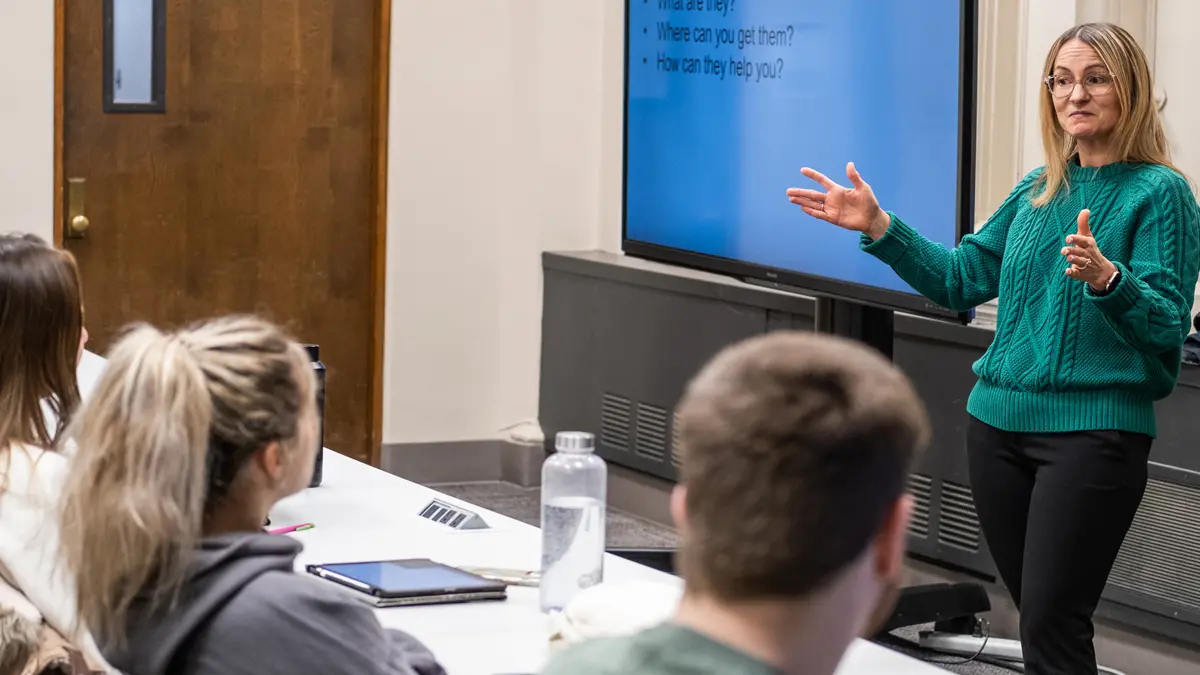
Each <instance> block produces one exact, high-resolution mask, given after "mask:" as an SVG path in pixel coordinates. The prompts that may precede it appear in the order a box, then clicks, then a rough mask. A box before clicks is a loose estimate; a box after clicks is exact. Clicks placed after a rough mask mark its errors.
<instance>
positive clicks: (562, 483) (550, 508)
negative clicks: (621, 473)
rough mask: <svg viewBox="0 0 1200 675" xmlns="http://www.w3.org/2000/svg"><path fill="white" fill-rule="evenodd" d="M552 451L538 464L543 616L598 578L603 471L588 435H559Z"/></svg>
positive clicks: (600, 576) (600, 573)
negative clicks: (539, 466)
mask: <svg viewBox="0 0 1200 675" xmlns="http://www.w3.org/2000/svg"><path fill="white" fill-rule="evenodd" d="M554 447H555V450H557V452H555V453H554V454H553V455H550V456H549V457H547V458H546V461H545V463H544V464H542V580H541V607H542V611H543V612H551V611H560V610H562V608H563V607H565V606H566V604H567V603H568V602H569V601H570V600H571V598H572V597H574V596H575V594H576V593H578V592H579V591H580V590H581V589H584V588H587V587H589V586H594V585H596V584H598V583H600V581H601V579H603V577H604V527H605V523H606V519H605V502H606V500H607V497H608V467H607V466H606V465H605V464H604V460H603V459H600V458H599V457H597V456H596V454H595V452H594V451H595V447H596V438H595V436H593V435H592V434H589V433H585V432H582V431H563V432H560V433H559V434H558V435H557V436H555V438H554Z"/></svg>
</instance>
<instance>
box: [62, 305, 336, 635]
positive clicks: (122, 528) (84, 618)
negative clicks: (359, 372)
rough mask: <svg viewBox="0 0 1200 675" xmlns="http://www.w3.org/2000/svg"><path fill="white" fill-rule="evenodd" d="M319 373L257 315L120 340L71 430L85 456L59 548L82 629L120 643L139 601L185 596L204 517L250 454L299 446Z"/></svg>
mask: <svg viewBox="0 0 1200 675" xmlns="http://www.w3.org/2000/svg"><path fill="white" fill-rule="evenodd" d="M311 378H312V371H311V369H310V368H309V366H308V359H307V357H306V356H305V354H304V351H303V350H302V349H301V348H300V346H299V345H297V344H296V343H295V342H292V341H291V340H289V339H288V338H287V337H285V336H284V335H283V334H282V333H281V332H280V331H279V329H277V328H276V327H274V326H272V325H271V324H269V323H267V322H265V321H261V320H259V319H255V318H249V317H231V318H225V319H218V320H215V321H211V322H208V323H204V324H200V325H197V326H195V327H192V328H189V329H186V330H182V331H179V332H176V333H171V334H163V333H160V332H159V331H157V330H155V329H154V328H151V327H148V326H142V327H138V328H135V329H133V330H132V331H131V332H129V333H128V334H127V335H126V336H125V337H124V338H123V339H122V340H121V341H120V342H119V343H118V344H117V345H116V347H115V348H114V349H113V350H112V353H111V356H110V359H109V363H108V367H107V369H106V371H105V373H104V375H103V376H102V377H101V379H100V381H99V382H98V384H97V386H96V389H95V391H94V393H93V394H92V397H91V398H90V400H89V401H88V402H87V403H86V404H85V405H84V406H83V407H82V408H81V410H80V411H79V413H78V414H77V415H76V418H75V420H74V421H73V422H72V424H71V427H70V428H69V429H68V431H67V433H68V435H69V436H70V437H71V438H73V439H74V440H75V441H76V442H77V443H78V446H79V450H78V455H77V457H76V458H75V459H74V465H73V467H72V471H71V474H70V476H69V478H68V480H67V484H66V486H65V488H64V495H63V514H62V545H63V554H64V559H65V562H66V564H67V565H68V567H69V569H70V571H71V573H72V574H73V575H74V576H75V578H76V579H77V584H78V586H77V591H76V592H77V596H78V597H77V600H78V605H79V619H80V622H81V623H82V624H83V625H86V626H87V627H88V628H90V629H91V630H93V631H94V632H95V633H96V634H97V635H98V636H101V637H102V638H104V639H106V640H110V641H113V642H116V643H118V644H120V643H121V642H123V640H124V639H125V631H126V629H127V625H128V624H127V622H128V620H129V618H130V616H129V615H130V609H131V607H132V606H133V604H134V602H135V600H136V601H137V602H138V603H142V602H143V601H144V602H147V603H148V607H147V608H146V611H149V612H153V611H155V610H159V609H162V608H164V607H166V606H169V605H171V604H172V603H174V602H175V600H176V599H177V597H178V593H179V590H180V587H181V585H182V583H183V581H184V579H185V576H186V573H187V565H188V563H189V562H190V560H191V554H192V551H193V550H194V547H195V546H196V544H197V541H198V539H199V538H200V536H201V534H202V528H203V524H204V518H205V516H206V514H207V513H209V512H210V511H211V509H212V507H213V506H214V505H215V504H218V503H219V502H220V501H221V500H222V499H223V498H224V497H226V496H227V494H228V492H229V489H230V486H231V484H232V483H233V482H234V479H235V478H236V477H237V476H238V474H239V472H240V470H241V468H242V467H243V466H244V465H245V463H246V462H247V460H249V458H250V457H252V456H253V455H254V453H256V452H257V451H259V450H261V449H262V448H263V447H265V446H266V445H267V444H269V443H271V442H273V441H279V442H281V443H282V444H284V446H285V447H287V448H288V449H289V450H290V449H292V448H293V447H294V445H295V441H296V439H297V437H298V436H299V432H300V425H301V421H302V417H303V414H304V411H305V406H306V405H308V406H310V407H311V404H312V401H313V400H315V399H314V397H315V386H313V383H312V379H311Z"/></svg>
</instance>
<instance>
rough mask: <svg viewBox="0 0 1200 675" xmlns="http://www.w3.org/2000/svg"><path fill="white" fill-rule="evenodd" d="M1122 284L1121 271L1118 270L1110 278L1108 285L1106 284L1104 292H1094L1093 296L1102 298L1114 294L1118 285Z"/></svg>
mask: <svg viewBox="0 0 1200 675" xmlns="http://www.w3.org/2000/svg"><path fill="white" fill-rule="evenodd" d="M1120 282H1121V270H1117V271H1116V272H1113V274H1112V276H1111V277H1109V278H1108V283H1106V284H1104V290H1102V291H1097V290H1093V291H1092V295H1097V296H1101V297H1103V296H1105V295H1108V294H1109V293H1112V292H1113V289H1114V288H1116V287H1117V284H1118V283H1120Z"/></svg>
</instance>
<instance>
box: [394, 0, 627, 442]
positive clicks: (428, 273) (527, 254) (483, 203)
mask: <svg viewBox="0 0 1200 675" xmlns="http://www.w3.org/2000/svg"><path fill="white" fill-rule="evenodd" d="M614 8H615V9H616V13H615V14H614V12H613V11H612V10H613V9H614ZM621 11H622V8H621V4H620V3H617V2H605V3H595V2H563V1H562V0H523V1H522V2H494V1H490V0H473V1H471V2H445V0H396V2H395V5H394V8H393V17H394V20H393V24H392V68H391V87H390V88H391V102H390V115H391V120H390V130H389V138H390V151H389V152H390V156H389V175H388V211H389V214H388V222H389V229H388V281H387V284H388V287H387V348H386V355H385V363H384V382H385V385H384V410H385V414H384V433H383V436H384V441H385V442H386V443H399V442H428V441H440V440H452V439H453V440H457V439H473V438H493V437H496V436H497V435H498V434H499V432H500V429H501V428H502V427H504V426H507V425H510V424H513V423H516V422H519V421H521V420H525V419H532V418H535V417H536V415H537V401H538V365H539V354H540V349H541V345H540V328H541V265H540V256H541V252H542V251H543V250H548V249H551V250H552V249H587V248H596V247H599V246H601V245H602V244H603V245H606V246H609V247H614V246H616V245H617V244H618V243H619V242H618V241H617V237H618V235H616V233H617V232H618V231H619V224H618V225H616V226H614V222H613V219H614V218H619V212H617V211H614V207H613V204H614V203H616V200H615V199H613V198H612V195H611V189H612V184H611V180H609V181H608V182H607V183H605V182H604V181H603V180H602V173H604V171H605V168H606V167H607V168H608V169H609V170H610V171H609V172H610V173H611V168H612V166H614V164H613V162H615V167H616V171H617V181H618V182H617V184H616V186H615V188H616V190H617V192H616V194H617V195H618V196H619V194H620V184H619V171H620V113H621V100H620V86H621V80H620V77H621V73H620V67H621V63H620V60H619V59H620V49H621V40H622V39H623V33H622V32H621V31H622V27H621V26H622V24H621V22H622V14H621ZM614 18H615V20H614ZM614 27H615V28H616V32H612V29H613V28H614ZM614 39H615V40H616V49H617V51H616V56H617V60H616V62H615V64H614V62H613V60H612V58H611V57H612V55H613V52H612V49H613V44H612V41H613V40H614ZM606 56H607V57H608V58H606ZM614 67H615V68H616V69H617V71H616V72H615V74H614V72H613V70H612V69H613V68H614ZM614 82H615V84H616V90H615V91H614V90H613V88H612V87H613V84H614ZM614 114H615V116H616V117H615V120H616V125H617V126H616V132H615V140H616V144H617V145H616V148H615V151H616V155H615V156H614V155H613V151H614V148H613V147H612V142H613V140H614V133H613V128H612V124H613V115H614ZM602 185H607V186H608V187H607V189H608V190H609V191H610V194H606V195H603V196H602V194H601V191H602V189H604V188H602Z"/></svg>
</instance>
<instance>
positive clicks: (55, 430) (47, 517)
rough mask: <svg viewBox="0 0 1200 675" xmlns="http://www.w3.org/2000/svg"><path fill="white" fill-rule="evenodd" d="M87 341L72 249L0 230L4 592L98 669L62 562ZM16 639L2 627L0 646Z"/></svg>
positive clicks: (0, 578)
mask: <svg viewBox="0 0 1200 675" xmlns="http://www.w3.org/2000/svg"><path fill="white" fill-rule="evenodd" d="M86 340H87V332H86V331H85V330H84V328H83V304H82V298H81V293H80V284H79V273H78V270H77V268H76V266H75V260H74V258H72V257H71V254H69V253H67V252H65V251H60V250H57V249H54V248H53V247H51V246H50V245H48V244H47V243H46V242H45V241H43V240H42V239H40V238H38V237H36V236H33V235H23V234H4V235H0V591H3V593H0V597H7V598H17V599H19V600H20V602H5V603H4V605H5V608H6V609H8V610H10V611H11V610H13V609H14V606H18V605H19V607H17V608H18V609H21V608H23V609H24V610H25V611H20V612H18V614H19V615H20V618H23V619H25V620H28V621H29V622H30V623H32V624H33V626H34V629H35V630H36V629H37V627H38V626H40V624H41V622H43V621H44V622H45V625H46V626H48V627H49V628H50V629H52V630H53V631H56V632H58V633H59V634H60V636H61V637H65V638H66V639H67V641H68V642H70V643H73V644H74V645H75V646H76V647H78V648H79V649H80V650H82V651H83V653H84V655H85V656H86V657H87V658H88V659H89V660H90V661H92V662H94V663H95V664H96V665H97V666H101V665H102V664H103V661H102V660H101V659H100V655H99V652H98V651H97V650H96V647H95V644H94V643H93V641H92V639H91V637H90V636H89V635H88V633H87V631H86V630H82V629H79V622H78V617H77V616H76V613H75V589H74V588H73V586H72V583H71V579H70V577H69V576H68V575H67V574H66V573H65V570H64V569H63V566H62V565H61V564H59V563H60V558H59V528H58V518H57V514H58V507H59V496H60V492H61V489H62V485H63V482H64V481H65V479H66V476H67V471H68V464H69V462H68V459H67V457H66V456H64V455H63V454H62V453H61V452H59V449H60V447H61V446H62V445H63V443H62V441H63V434H62V431H63V427H64V425H65V424H66V423H67V421H68V420H70V418H71V416H72V414H74V412H75V409H76V407H77V406H78V405H79V387H78V384H77V383H76V380H75V369H76V366H77V364H78V362H79V358H80V354H81V352H82V349H83V345H84V343H85V342H86ZM7 625H15V624H13V622H12V620H11V619H10V621H9V622H8V624H7ZM77 629H78V630H77ZM10 639H15V638H14V637H13V636H11V635H8V633H7V631H6V632H3V633H0V642H4V641H8V640H10Z"/></svg>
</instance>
